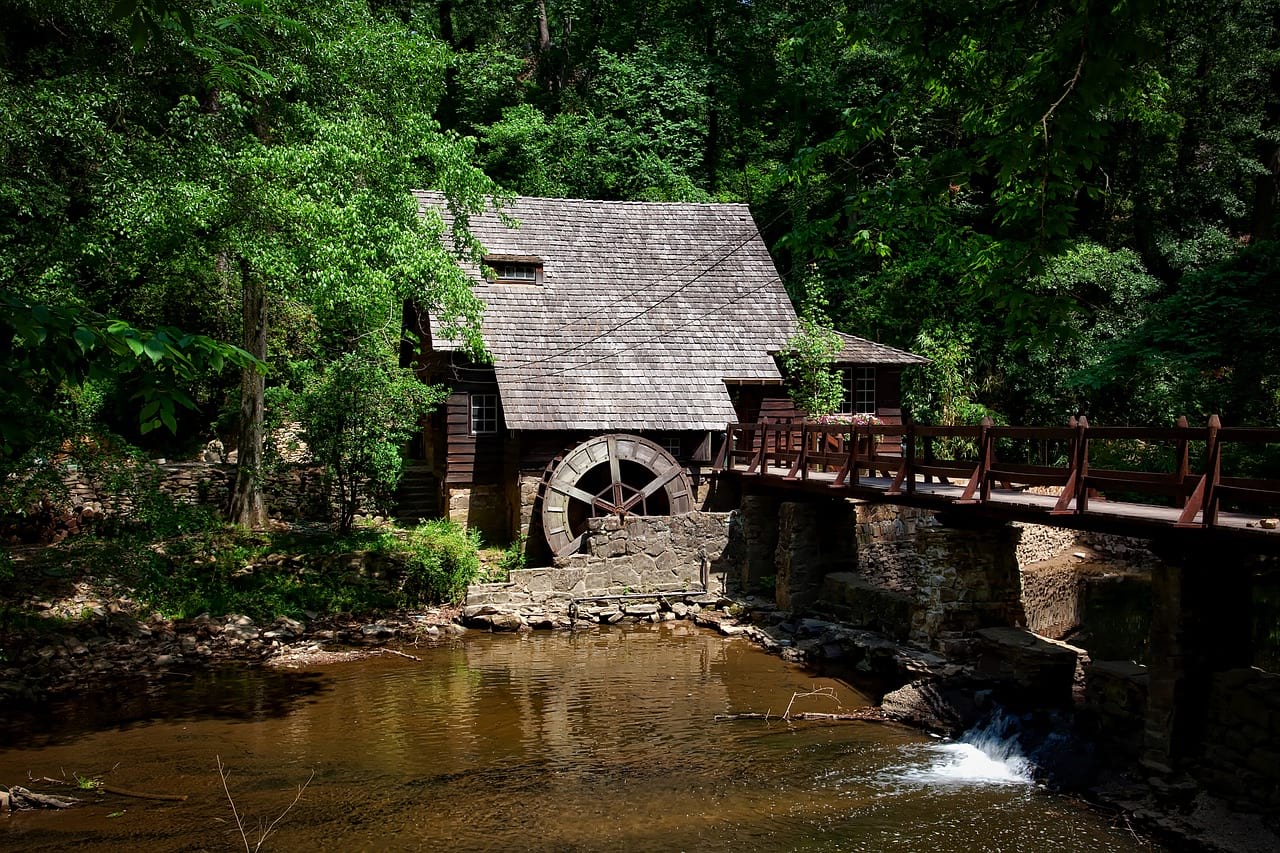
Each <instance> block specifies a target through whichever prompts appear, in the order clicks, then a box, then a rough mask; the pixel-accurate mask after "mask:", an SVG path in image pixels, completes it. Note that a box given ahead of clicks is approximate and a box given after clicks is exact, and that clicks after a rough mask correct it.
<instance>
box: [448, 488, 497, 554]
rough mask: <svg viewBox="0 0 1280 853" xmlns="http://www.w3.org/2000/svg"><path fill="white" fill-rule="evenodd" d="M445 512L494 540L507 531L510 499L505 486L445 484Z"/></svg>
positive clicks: (457, 521)
mask: <svg viewBox="0 0 1280 853" xmlns="http://www.w3.org/2000/svg"><path fill="white" fill-rule="evenodd" d="M445 507H446V510H445V513H446V517H447V518H448V519H449V520H450V521H454V522H456V523H458V524H460V525H462V526H463V527H466V528H468V529H475V530H479V531H480V532H481V533H482V534H483V535H484V536H485V537H486V538H488V539H490V540H492V541H501V540H502V539H505V538H506V537H507V535H508V532H507V531H508V523H507V501H506V495H505V494H504V493H503V488H502V486H497V485H484V486H480V485H473V486H446V487H445Z"/></svg>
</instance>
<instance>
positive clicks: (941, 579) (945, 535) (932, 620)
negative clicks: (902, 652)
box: [911, 525, 1026, 653]
mask: <svg viewBox="0 0 1280 853" xmlns="http://www.w3.org/2000/svg"><path fill="white" fill-rule="evenodd" d="M1018 535H1019V532H1018V531H1017V530H1015V529H1014V528H1013V527H1010V526H1008V525H992V526H984V527H975V528H953V527H938V528H933V529H930V530H922V531H920V532H919V533H918V534H917V535H916V543H915V545H916V553H917V554H918V556H919V558H920V559H921V561H922V569H923V571H924V574H923V575H921V576H920V577H919V578H918V580H917V584H916V601H917V605H918V606H917V608H916V610H915V612H914V613H913V614H912V622H911V640H912V642H914V643H917V644H919V645H921V646H924V647H926V648H936V649H939V650H940V651H943V652H945V653H954V652H956V651H958V650H959V649H957V648H954V646H955V645H956V644H957V643H963V642H964V641H965V640H966V638H969V637H971V636H972V635H973V634H974V632H976V631H978V630H979V629H981V628H997V627H1021V626H1023V625H1024V624H1025V622H1026V619H1025V617H1024V614H1023V609H1022V597H1021V583H1020V580H1019V576H1018V562H1017V558H1016V556H1015V548H1016V545H1017V538H1018Z"/></svg>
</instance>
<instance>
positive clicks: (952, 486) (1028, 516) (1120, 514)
mask: <svg viewBox="0 0 1280 853" xmlns="http://www.w3.org/2000/svg"><path fill="white" fill-rule="evenodd" d="M789 471H790V469H789V468H777V467H770V468H769V470H768V471H767V472H765V473H764V475H763V476H761V475H760V474H745V473H744V472H738V473H739V474H742V475H743V476H745V477H749V478H753V479H756V478H758V479H759V480H761V481H762V482H766V483H774V484H775V485H782V486H784V487H787V488H799V489H801V490H803V491H810V492H823V493H837V494H845V495H847V496H848V497H852V498H860V499H863V500H879V501H884V502H886V503H901V504H915V505H931V506H936V507H939V508H944V507H959V506H964V505H965V504H962V503H960V501H961V499H962V497H963V495H964V492H965V488H966V486H967V485H968V482H967V481H965V480H960V481H958V482H954V483H938V482H933V483H926V482H925V481H924V479H923V478H920V477H917V478H916V483H915V490H914V493H913V494H907V493H906V491H905V489H904V490H903V491H902V492H901V493H900V494H898V495H889V494H888V492H889V489H890V487H891V486H892V485H893V479H892V478H890V477H868V476H865V475H864V476H862V477H860V478H859V480H858V485H856V486H852V485H840V486H837V485H835V479H836V473H835V472H833V471H811V472H809V476H808V478H807V479H804V480H801V479H798V478H796V479H790V478H788V476H787V475H788V473H789ZM1057 502H1058V498H1057V497H1056V496H1054V495H1041V494H1037V493H1035V492H1030V491H1027V490H1026V489H1021V488H1014V489H1003V488H999V487H996V486H993V487H992V488H991V492H990V495H989V497H988V498H987V503H988V504H989V505H994V506H996V507H999V508H1002V509H1005V510H1007V513H1002V514H1009V515H1016V516H1018V517H1019V520H1035V521H1038V522H1039V523H1041V524H1060V525H1062V526H1072V527H1075V526H1081V527H1090V526H1096V525H1090V524H1088V523H1087V522H1086V523H1084V524H1069V523H1064V521H1063V520H1065V519H1070V518H1072V516H1052V515H1051V513H1052V512H1053V508H1054V506H1055V505H1056V504H1057ZM1181 513H1182V510H1181V509H1178V508H1177V507H1170V506H1159V505H1156V504H1145V503H1129V502H1127V501H1108V500H1106V499H1105V498H1094V499H1093V500H1092V501H1091V502H1090V508H1089V509H1088V510H1086V511H1085V512H1083V513H1081V514H1080V516H1076V517H1077V518H1080V517H1083V518H1085V519H1089V518H1096V519H1099V520H1105V519H1117V520H1127V521H1130V522H1133V523H1134V524H1135V525H1141V526H1143V527H1147V526H1150V527H1155V528H1164V527H1173V526H1174V525H1175V524H1177V522H1178V517H1179V515H1181ZM1023 516H1025V519H1024V518H1022V517H1023ZM1266 517H1268V516H1263V515H1251V514H1248V513H1240V512H1220V513H1218V520H1217V526H1218V527H1223V528H1229V529H1232V530H1239V531H1243V532H1249V533H1257V534H1260V535H1269V536H1276V535H1277V534H1280V530H1267V529H1264V528H1262V527H1260V526H1259V524H1260V523H1261V521H1262V519H1263V518H1266ZM1060 519H1062V520H1060ZM1135 535H1137V534H1136V533H1135Z"/></svg>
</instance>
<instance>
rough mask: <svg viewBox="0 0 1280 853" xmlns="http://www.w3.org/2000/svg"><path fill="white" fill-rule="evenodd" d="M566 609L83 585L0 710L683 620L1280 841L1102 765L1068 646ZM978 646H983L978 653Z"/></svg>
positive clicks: (1103, 785)
mask: <svg viewBox="0 0 1280 853" xmlns="http://www.w3.org/2000/svg"><path fill="white" fill-rule="evenodd" d="M571 604H572V606H569V607H566V608H564V609H563V610H552V611H551V612H550V614H548V612H547V611H546V610H545V609H543V610H540V611H538V612H536V613H534V612H521V609H520V608H519V607H510V606H507V607H504V606H500V605H492V604H482V605H472V606H470V607H445V608H435V609H430V610H425V611H421V612H413V613H409V612H400V613H391V614H383V615H381V616H379V618H376V619H357V618H352V617H345V616H315V617H313V618H309V619H305V620H296V619H291V618H288V617H280V618H277V619H275V620H274V621H272V622H270V623H264V624H258V623H255V622H254V621H253V620H252V619H250V618H249V617H247V616H242V615H237V614H231V615H227V616H221V617H213V616H210V615H208V614H203V615H201V616H198V617H196V618H194V619H187V620H179V621H173V620H166V619H163V618H160V617H158V616H151V615H145V614H142V613H140V612H138V608H137V607H136V605H135V604H134V603H133V602H132V601H130V600H129V599H128V598H126V597H120V598H110V597H101V596H95V595H94V594H93V593H92V592H88V591H85V590H80V591H79V592H78V593H77V594H76V595H74V596H72V597H70V598H68V599H65V600H61V601H31V602H28V606H29V608H30V610H31V611H32V612H33V613H37V614H43V615H44V617H45V618H47V619H48V620H49V622H48V625H47V626H38V630H36V629H29V630H26V631H16V632H15V631H10V633H9V635H8V637H7V638H6V642H5V649H6V653H7V655H8V659H7V660H5V661H3V665H2V666H0V709H4V708H6V707H7V708H24V707H25V708H30V707H32V706H33V705H38V704H39V703H41V702H44V701H46V700H56V699H57V698H58V697H60V696H65V695H68V694H70V693H72V692H81V691H85V690H94V689H109V688H111V687H112V686H113V685H114V684H118V683H119V682H121V681H122V680H126V679H127V680H129V681H137V680H139V679H141V680H144V681H148V682H163V681H164V680H165V679H167V678H171V677H181V676H182V675H183V674H185V673H190V672H192V671H197V670H199V669H201V668H211V667H215V666H223V665H248V666H267V667H281V668H294V669H305V668H308V667H312V666H316V665H323V664H330V663H335V662H341V661H351V660H359V659H361V658H364V657H369V656H371V655H378V654H395V655H404V656H408V657H415V655H414V654H413V652H414V651H415V647H421V646H422V645H427V644H434V643H439V642H448V641H456V640H459V639H461V638H463V637H465V635H467V634H468V633H470V632H473V631H484V632H490V631H492V632H524V631H532V630H536V629H563V630H586V631H589V630H593V629H598V628H600V627H601V626H608V625H634V624H646V623H647V624H656V623H662V622H670V621H676V620H688V621H692V622H693V623H695V624H697V625H700V626H702V627H705V628H707V629H709V630H714V631H717V632H718V633H720V634H721V635H723V636H726V637H741V638H743V639H745V640H748V641H750V642H753V643H755V644H757V645H759V646H760V647H761V648H763V649H765V650H767V651H770V652H772V653H775V654H778V655H780V656H781V657H782V658H783V659H785V660H788V661H791V662H793V663H796V664H802V665H806V666H812V667H815V668H819V669H822V670H824V671H826V672H828V673H829V674H833V675H841V676H844V677H848V678H850V679H851V680H854V681H856V682H858V683H859V684H860V685H862V686H865V687H866V688H867V689H868V691H869V692H872V693H873V694H876V695H882V700H881V702H880V704H879V706H878V709H877V718H882V719H886V720H890V721H896V722H901V723H903V724H906V725H910V726H913V727H916V728H921V729H924V730H927V731H931V732H935V733H938V734H942V735H944V736H949V737H958V736H960V735H961V734H962V733H963V732H964V731H965V730H966V729H968V728H970V727H972V726H973V725H974V724H975V723H976V722H978V721H980V720H983V719H985V718H988V717H989V716H990V715H991V713H992V712H993V710H995V709H997V708H1002V709H1006V710H1008V711H1009V713H1010V714H1011V715H1012V719H1013V723H1014V728H1015V729H1016V731H1015V736H1017V737H1018V740H1019V741H1020V743H1021V745H1022V748H1023V751H1024V753H1025V754H1027V756H1028V757H1029V758H1030V759H1031V760H1032V761H1033V763H1035V764H1036V765H1037V766H1039V767H1040V768H1041V769H1042V771H1043V772H1044V778H1045V779H1046V780H1047V781H1050V782H1052V783H1055V784H1058V785H1060V786H1061V787H1063V788H1066V789H1071V790H1074V791H1076V792H1077V793H1080V794H1082V795H1083V796H1085V798H1086V799H1089V800H1091V801H1093V802H1095V803H1098V804H1101V805H1103V806H1105V807H1108V808H1112V809H1115V810H1116V813H1117V815H1118V818H1117V819H1122V820H1126V821H1130V820H1131V821H1133V823H1134V825H1136V826H1141V827H1145V828H1146V829H1148V830H1150V831H1155V832H1157V833H1160V834H1162V835H1164V836H1166V837H1169V838H1172V839H1177V840H1179V841H1181V842H1190V843H1191V844H1192V845H1193V846H1194V848H1195V849H1205V850H1220V851H1238V852H1239V853H1253V851H1262V850H1271V849H1277V847H1273V846H1271V845H1273V844H1275V843H1276V842H1277V836H1276V835H1275V833H1274V830H1273V828H1271V827H1269V826H1268V825H1267V824H1266V821H1265V820H1263V819H1262V818H1261V817H1259V816H1250V815H1240V814H1237V813H1235V812H1231V811H1230V810H1228V809H1226V808H1225V807H1223V806H1222V804H1221V803H1219V802H1217V801H1215V800H1214V799H1213V798H1210V797H1207V796H1206V795H1204V794H1203V793H1202V792H1201V791H1200V790H1199V788H1198V787H1197V786H1195V785H1193V784H1186V785H1178V784H1176V783H1175V784H1173V785H1169V784H1167V783H1164V782H1155V783H1153V782H1152V781H1151V780H1147V779H1144V778H1141V777H1134V776H1132V775H1127V774H1125V773H1123V772H1119V771H1118V770H1114V769H1106V768H1103V767H1102V766H1101V764H1100V763H1099V758H1100V757H1099V756H1097V755H1096V754H1095V753H1094V751H1093V750H1092V748H1091V747H1090V746H1089V744H1088V741H1087V739H1086V738H1084V737H1083V736H1082V733H1081V732H1079V731H1077V730H1076V729H1075V728H1074V726H1075V721H1074V720H1073V718H1072V714H1071V712H1070V703H1071V697H1066V700H1067V701H1066V704H1065V706H1064V705H1063V703H1062V702H1061V701H1057V700H1060V699H1062V698H1063V697H1056V699H1055V701H1053V702H1049V703H1046V702H1045V701H1044V699H1045V697H1044V696H1042V695H1039V694H1038V693H1037V689H1038V687H1037V685H1042V684H1043V683H1044V681H1045V680H1044V678H1043V676H1044V673H1045V672H1046V670H1047V669H1052V668H1054V667H1057V668H1059V669H1060V668H1061V667H1062V666H1064V665H1065V666H1070V667H1074V666H1075V658H1074V654H1072V653H1068V652H1065V651H1063V650H1061V649H1055V647H1054V645H1053V644H1052V643H1049V644H1047V645H1046V644H1032V645H1027V644H1026V643H1025V641H1024V640H1020V639H1017V638H1011V637H995V636H993V637H979V639H978V641H977V643H976V651H975V654H974V655H973V656H972V657H971V658H970V659H969V660H966V661H961V662H957V661H954V660H947V659H945V658H944V657H942V656H941V655H938V654H936V653H933V652H928V651H924V650H921V649H916V648H913V647H911V646H909V645H905V644H902V643H900V642H898V641H897V640H895V639H893V638H891V637H889V636H886V635H884V634H880V633H877V632H875V631H869V630H863V629H856V628H850V627H848V626H846V625H843V624H841V623H840V622H837V621H828V620H824V619H816V618H796V617H793V616H792V615H791V614H790V613H788V612H786V611H782V610H780V609H779V608H778V607H777V605H776V604H774V603H773V602H772V601H769V600H766V599H761V598H753V597H739V598H729V597H725V596H720V595H715V594H681V595H661V594H654V595H643V594H629V595H619V596H607V597H602V598H599V599H589V600H583V601H574V602H572V603H571ZM36 618H39V617H38V616H37V617H36ZM1020 644H1021V645H1020ZM983 648H986V649H987V650H988V655H987V656H986V657H985V658H984V655H983V654H982V652H981V650H982V649H983ZM992 648H1003V649H1005V652H1002V654H1006V653H1007V652H1008V649H1010V648H1012V649H1016V650H1017V652H1016V654H1014V656H1013V658H1007V656H1006V659H1005V660H1003V661H1002V662H1001V664H1000V665H999V667H998V668H997V669H992V668H991V663H990V661H991V658H990V654H989V653H990V650H991V649H992ZM1068 659H1069V660H1068ZM984 660H986V661H987V664H986V666H987V668H986V670H985V671H984V664H983V661H984ZM1057 680H1059V681H1060V679H1057Z"/></svg>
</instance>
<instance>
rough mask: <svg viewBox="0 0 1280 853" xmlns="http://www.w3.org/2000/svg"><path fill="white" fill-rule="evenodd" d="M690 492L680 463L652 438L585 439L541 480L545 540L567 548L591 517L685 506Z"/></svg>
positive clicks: (557, 549)
mask: <svg viewBox="0 0 1280 853" xmlns="http://www.w3.org/2000/svg"><path fill="white" fill-rule="evenodd" d="M692 492H693V489H692V486H691V485H690V483H689V478H688V475H687V474H686V473H685V470H684V466H682V465H681V464H680V463H679V462H677V461H676V460H675V459H674V458H673V457H672V456H671V454H669V453H667V452H666V451H665V450H663V449H662V448H661V447H659V446H658V445H656V444H654V443H653V442H652V441H649V440H648V439H645V438H641V437H640V436H636V435H627V434H625V433H611V434H608V435H602V436H597V437H595V438H590V439H587V440H586V441H584V442H582V443H581V444H579V445H578V446H577V447H575V448H573V449H572V450H571V451H569V452H568V453H567V454H565V455H564V457H563V458H562V459H561V460H560V461H559V462H558V463H557V464H556V466H555V468H554V470H553V471H552V472H551V475H550V476H549V477H548V478H547V479H546V481H545V486H544V488H543V502H542V521H543V530H544V531H545V533H546V536H547V544H548V545H550V546H551V551H552V553H554V554H556V555H557V556H561V555H564V554H568V553H572V552H573V551H574V550H576V549H578V548H579V547H580V546H581V543H582V538H583V534H584V533H585V532H586V529H587V522H588V521H589V520H590V519H591V518H599V517H601V516H605V515H614V516H617V517H619V518H624V517H626V516H627V515H680V514H683V513H686V512H689V511H690V510H691V509H693V499H692Z"/></svg>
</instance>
